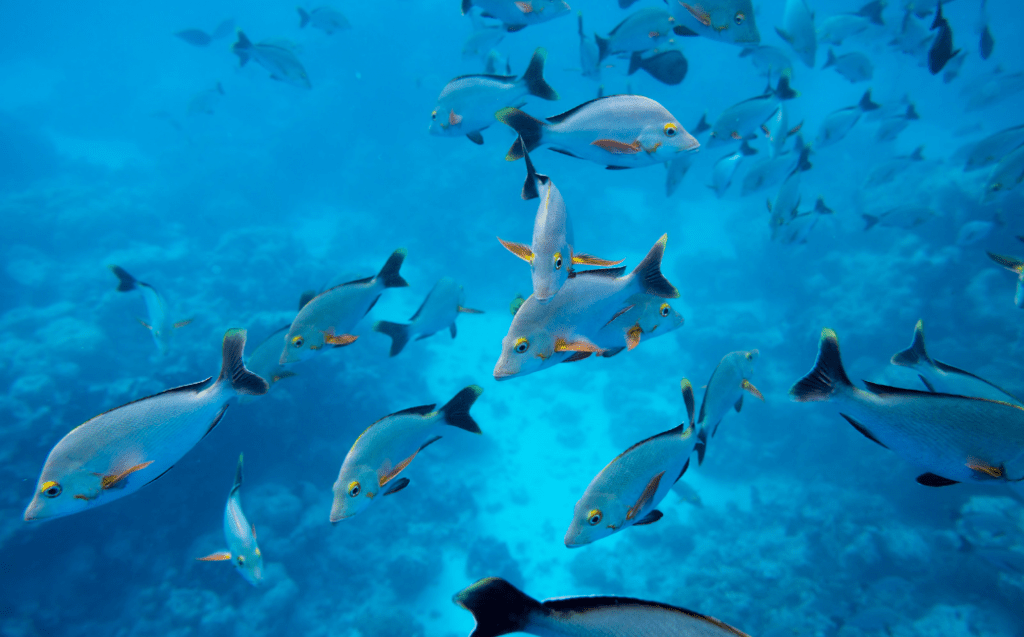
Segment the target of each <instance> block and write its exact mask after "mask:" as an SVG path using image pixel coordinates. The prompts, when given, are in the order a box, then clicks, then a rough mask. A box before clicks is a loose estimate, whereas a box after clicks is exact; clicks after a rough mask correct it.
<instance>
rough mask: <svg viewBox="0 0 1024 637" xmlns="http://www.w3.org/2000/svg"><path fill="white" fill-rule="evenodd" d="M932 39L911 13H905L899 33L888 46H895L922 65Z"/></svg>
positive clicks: (931, 35)
mask: <svg viewBox="0 0 1024 637" xmlns="http://www.w3.org/2000/svg"><path fill="white" fill-rule="evenodd" d="M934 37H935V36H934V35H933V34H930V33H928V29H927V28H926V27H925V26H924V24H922V23H921V22H920V21H918V20H917V19H916V18H915V17H914V14H913V13H912V12H910V11H907V12H905V13H904V14H903V21H902V22H901V23H900V32H899V33H898V34H897V35H896V37H895V38H894V39H893V40H892V42H890V44H892V45H893V46H895V47H896V48H897V49H898V50H899V51H900V52H901V53H905V54H907V55H909V56H911V57H913V58H915V59H917V60H918V62H919V63H920V64H922V65H923V64H924V63H925V59H924V58H925V55H926V53H927V51H928V47H930V46H931V43H932V40H933V39H934Z"/></svg>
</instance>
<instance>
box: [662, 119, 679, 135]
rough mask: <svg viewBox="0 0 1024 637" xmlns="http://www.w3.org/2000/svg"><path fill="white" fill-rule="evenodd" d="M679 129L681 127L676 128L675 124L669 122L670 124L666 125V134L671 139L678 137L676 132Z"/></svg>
mask: <svg viewBox="0 0 1024 637" xmlns="http://www.w3.org/2000/svg"><path fill="white" fill-rule="evenodd" d="M678 129H679V127H678V126H676V125H675V124H673V123H672V122H669V123H668V124H665V134H666V135H668V136H669V137H675V136H676V131H677V130H678Z"/></svg>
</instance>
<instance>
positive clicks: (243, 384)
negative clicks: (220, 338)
mask: <svg viewBox="0 0 1024 637" xmlns="http://www.w3.org/2000/svg"><path fill="white" fill-rule="evenodd" d="M243 351H245V330H243V329H239V328H232V329H230V330H228V331H227V332H225V333H224V343H223V344H222V346H221V357H222V359H223V363H222V364H221V368H220V376H218V377H217V382H220V381H222V380H227V381H229V382H230V383H231V388H232V389H234V390H235V391H236V392H238V393H239V394H246V395H249V396H262V395H263V394H265V393H267V390H268V389H270V385H268V384H267V381H265V380H263V379H262V378H260V377H259V376H258V375H256V374H253V373H252V372H250V371H249V370H248V369H246V368H245V364H244V363H243V362H242V352H243Z"/></svg>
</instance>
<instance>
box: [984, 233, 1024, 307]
mask: <svg viewBox="0 0 1024 637" xmlns="http://www.w3.org/2000/svg"><path fill="white" fill-rule="evenodd" d="M1017 238H1018V239H1020V240H1021V241H1024V237H1017ZM986 254H988V257H989V258H990V259H992V260H993V261H995V262H996V263H998V264H999V265H1001V266H1003V267H1004V268H1006V269H1007V270H1009V271H1010V272H1013V273H1014V274H1016V275H1017V291H1016V293H1014V295H1013V302H1014V304H1015V305H1016V306H1017V307H1019V308H1022V309H1024V259H1018V258H1017V257H1008V256H1006V255H1003V254H994V253H992V252H986Z"/></svg>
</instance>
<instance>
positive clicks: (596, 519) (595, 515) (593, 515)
mask: <svg viewBox="0 0 1024 637" xmlns="http://www.w3.org/2000/svg"><path fill="white" fill-rule="evenodd" d="M603 517H604V516H603V515H601V510H600V509H593V510H591V512H590V513H588V514H587V523H588V524H589V525H590V526H597V525H598V524H600V523H601V518H603Z"/></svg>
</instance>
